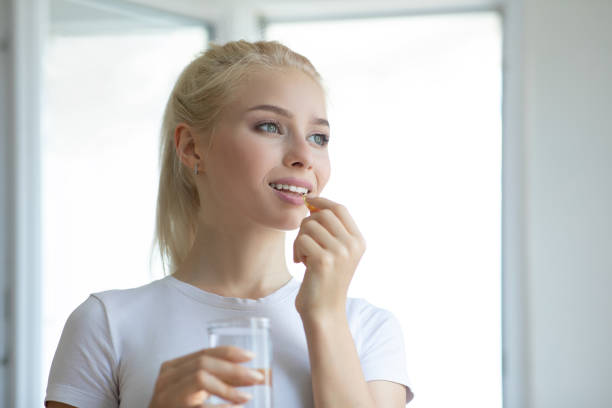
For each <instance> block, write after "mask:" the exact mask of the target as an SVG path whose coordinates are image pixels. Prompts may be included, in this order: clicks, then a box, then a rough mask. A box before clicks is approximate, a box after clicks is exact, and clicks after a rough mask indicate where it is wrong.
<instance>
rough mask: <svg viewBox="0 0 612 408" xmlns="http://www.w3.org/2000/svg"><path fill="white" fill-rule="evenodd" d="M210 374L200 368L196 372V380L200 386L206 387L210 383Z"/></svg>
mask: <svg viewBox="0 0 612 408" xmlns="http://www.w3.org/2000/svg"><path fill="white" fill-rule="evenodd" d="M209 376H210V374H208V372H207V371H206V370H198V371H196V373H195V382H196V384H197V385H198V386H200V387H205V386H206V384H208V378H209Z"/></svg>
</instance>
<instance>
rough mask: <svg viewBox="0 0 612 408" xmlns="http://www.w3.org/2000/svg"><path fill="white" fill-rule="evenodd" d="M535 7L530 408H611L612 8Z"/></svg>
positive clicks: (528, 33)
mask: <svg viewBox="0 0 612 408" xmlns="http://www.w3.org/2000/svg"><path fill="white" fill-rule="evenodd" d="M524 10H525V20H524V43H523V49H524V51H525V53H524V55H523V58H524V66H523V67H524V71H523V75H524V76H523V81H524V82H523V86H524V88H523V92H524V102H525V104H524V111H523V112H524V118H525V120H524V137H525V148H526V152H525V154H526V156H525V158H526V168H525V176H526V188H527V190H526V207H525V209H526V226H527V228H526V233H527V242H526V249H527V282H526V283H527V293H526V295H527V296H526V300H527V311H528V314H527V320H528V322H527V324H528V329H527V334H528V342H527V349H528V353H529V355H528V361H529V363H528V369H529V377H530V380H529V387H528V389H529V394H530V395H529V400H530V408H549V407H551V408H552V407H555V408H564V407H568V408H569V407H572V408H574V407H581V408H604V407H606V408H609V407H612V180H611V178H612V1H611V0H587V1H585V0H525V4H524Z"/></svg>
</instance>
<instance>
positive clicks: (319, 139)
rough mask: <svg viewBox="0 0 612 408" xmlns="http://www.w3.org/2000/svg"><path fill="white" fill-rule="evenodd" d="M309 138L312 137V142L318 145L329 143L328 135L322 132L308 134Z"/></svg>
mask: <svg viewBox="0 0 612 408" xmlns="http://www.w3.org/2000/svg"><path fill="white" fill-rule="evenodd" d="M310 137H311V138H314V142H315V143H316V144H318V145H319V146H326V145H327V144H328V143H329V137H328V136H327V135H324V134H322V133H315V134H314V135H310Z"/></svg>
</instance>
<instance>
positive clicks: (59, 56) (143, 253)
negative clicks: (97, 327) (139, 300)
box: [40, 2, 208, 404]
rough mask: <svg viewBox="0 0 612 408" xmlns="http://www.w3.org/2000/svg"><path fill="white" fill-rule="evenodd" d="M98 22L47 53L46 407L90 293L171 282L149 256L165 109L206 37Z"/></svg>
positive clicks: (54, 39) (53, 39) (192, 29)
mask: <svg viewBox="0 0 612 408" xmlns="http://www.w3.org/2000/svg"><path fill="white" fill-rule="evenodd" d="M54 4H60V2H57V3H54ZM52 5H53V4H52ZM52 11H53V10H52ZM77 11H79V12H80V11H81V9H79V10H77ZM94 11H95V10H91V12H92V13H93V12H94ZM57 13H59V12H56V14H57ZM66 14H68V15H70V14H69V13H66ZM77 17H78V16H77ZM95 17H96V18H98V17H99V16H98V15H95ZM79 20H80V19H79ZM96 21H98V20H92V21H89V22H88V23H87V24H82V23H80V24H79V25H74V26H69V27H68V28H69V29H67V30H61V32H60V33H54V34H52V35H51V36H50V38H49V42H48V45H47V52H46V56H45V67H44V75H45V76H44V87H45V90H44V95H45V97H44V109H43V110H44V113H43V115H44V123H43V136H42V141H41V143H42V161H43V163H42V211H43V214H42V229H43V240H42V247H43V249H42V252H43V262H42V265H43V279H44V283H43V323H44V327H43V353H42V355H43V361H42V367H43V375H42V380H43V384H42V389H41V391H40V392H41V404H42V395H44V392H45V389H46V384H47V380H48V373H49V369H50V365H51V361H52V358H53V354H54V353H55V349H56V347H57V344H58V341H59V338H60V334H61V331H62V329H63V326H64V323H65V322H66V319H67V318H68V315H69V314H70V313H71V312H72V310H74V309H75V308H76V307H77V306H78V305H79V304H80V303H82V302H83V301H84V300H85V299H86V298H87V296H88V294H89V293H92V292H98V291H102V290H107V289H114V288H127V287H134V286H139V285H142V284H145V283H148V282H150V281H151V280H152V279H153V278H158V277H160V276H161V264H160V263H159V260H158V259H157V262H155V258H153V259H154V262H153V265H152V269H149V263H148V260H149V251H150V246H151V242H152V239H153V231H154V221H155V207H156V197H157V183H158V172H159V170H158V166H157V163H158V145H159V131H160V125H161V119H162V113H163V109H164V107H165V103H166V101H167V98H168V95H169V94H170V90H171V87H172V86H173V84H174V82H175V81H176V78H177V77H178V75H179V73H180V71H181V69H182V68H183V67H184V66H185V65H187V63H188V62H189V61H190V60H191V59H192V58H193V57H194V56H195V55H196V54H197V53H198V52H200V51H202V50H203V49H204V48H205V46H206V42H207V41H208V37H207V31H206V30H205V29H204V27H203V26H190V25H185V26H183V25H181V24H179V23H176V24H165V25H164V27H154V28H151V27H146V28H144V27H139V26H138V24H127V23H129V22H127V23H126V22H125V21H123V22H124V23H126V24H125V27H128V26H129V27H130V28H129V30H128V29H125V28H123V29H117V27H121V25H113V24H109V21H108V20H104V19H102V18H99V21H100V24H97V23H96ZM112 27H114V28H112ZM75 29H76V31H75ZM68 31H69V34H66V32H68ZM160 50H163V51H160Z"/></svg>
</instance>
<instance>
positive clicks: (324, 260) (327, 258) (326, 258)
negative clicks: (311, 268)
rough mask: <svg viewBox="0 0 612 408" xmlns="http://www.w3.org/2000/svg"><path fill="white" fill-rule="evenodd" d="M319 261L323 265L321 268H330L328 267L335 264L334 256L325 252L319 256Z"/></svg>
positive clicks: (320, 265)
mask: <svg viewBox="0 0 612 408" xmlns="http://www.w3.org/2000/svg"><path fill="white" fill-rule="evenodd" d="M317 263H318V265H319V267H321V268H328V267H330V266H332V265H333V263H334V258H333V256H331V255H330V254H328V253H324V254H323V255H321V256H320V257H319V259H318V262H317Z"/></svg>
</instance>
